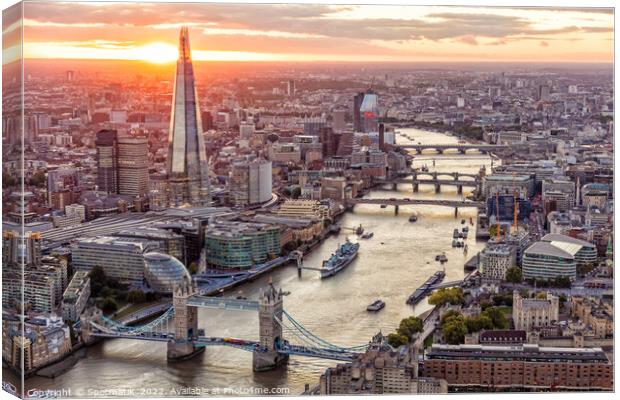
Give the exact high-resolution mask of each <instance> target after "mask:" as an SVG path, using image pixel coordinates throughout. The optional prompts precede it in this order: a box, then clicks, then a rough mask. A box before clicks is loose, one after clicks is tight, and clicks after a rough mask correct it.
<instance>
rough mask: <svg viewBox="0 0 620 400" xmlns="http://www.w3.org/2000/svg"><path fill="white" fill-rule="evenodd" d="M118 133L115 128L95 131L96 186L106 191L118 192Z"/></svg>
mask: <svg viewBox="0 0 620 400" xmlns="http://www.w3.org/2000/svg"><path fill="white" fill-rule="evenodd" d="M117 142H118V133H117V132H116V131H115V130H109V129H106V130H101V131H99V132H97V137H96V139H95V146H96V147H97V187H98V189H99V190H101V191H103V192H107V193H118V181H117V179H118V176H117V168H118V165H117V163H118V143H117Z"/></svg>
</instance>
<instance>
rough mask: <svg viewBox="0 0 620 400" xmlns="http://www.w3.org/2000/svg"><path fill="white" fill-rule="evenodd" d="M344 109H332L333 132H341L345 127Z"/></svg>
mask: <svg viewBox="0 0 620 400" xmlns="http://www.w3.org/2000/svg"><path fill="white" fill-rule="evenodd" d="M345 116H346V110H344V109H337V110H333V111H332V129H333V130H334V132H341V131H343V130H344V129H345V128H346V127H347V123H346V119H345Z"/></svg>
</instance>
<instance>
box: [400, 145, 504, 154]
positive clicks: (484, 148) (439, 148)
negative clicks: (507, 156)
mask: <svg viewBox="0 0 620 400" xmlns="http://www.w3.org/2000/svg"><path fill="white" fill-rule="evenodd" d="M398 146H399V147H400V148H402V149H412V150H415V151H416V153H422V152H423V151H424V150H435V151H436V152H437V153H439V154H443V153H444V152H445V151H447V150H457V151H458V152H459V153H461V154H465V152H466V151H467V150H478V151H479V152H481V153H490V152H492V151H494V150H504V149H507V148H508V147H509V146H506V145H498V144H401V145H398Z"/></svg>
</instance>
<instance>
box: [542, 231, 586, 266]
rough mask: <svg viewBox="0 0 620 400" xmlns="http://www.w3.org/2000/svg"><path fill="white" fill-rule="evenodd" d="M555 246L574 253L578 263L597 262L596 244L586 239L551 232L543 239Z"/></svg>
mask: <svg viewBox="0 0 620 400" xmlns="http://www.w3.org/2000/svg"><path fill="white" fill-rule="evenodd" d="M540 240H541V241H543V242H548V243H550V244H552V245H553V246H556V247H558V248H561V249H563V250H565V251H568V252H570V253H573V254H574V257H575V261H576V262H577V265H588V264H594V263H596V259H597V253H596V246H595V245H593V244H592V243H590V242H586V241H585V240H581V239H577V238H574V237H572V236H566V235H560V234H554V233H549V234H547V235H545V236H543V237H542V238H541V239H540Z"/></svg>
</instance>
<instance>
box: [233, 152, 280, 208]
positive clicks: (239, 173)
mask: <svg viewBox="0 0 620 400" xmlns="http://www.w3.org/2000/svg"><path fill="white" fill-rule="evenodd" d="M229 189H230V199H231V201H232V203H233V204H234V205H235V206H247V205H252V204H260V203H264V202H266V201H269V200H271V198H272V194H271V189H272V174H271V161H266V160H260V159H256V160H252V161H238V162H234V163H233V164H232V166H231V169H230V180H229Z"/></svg>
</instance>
